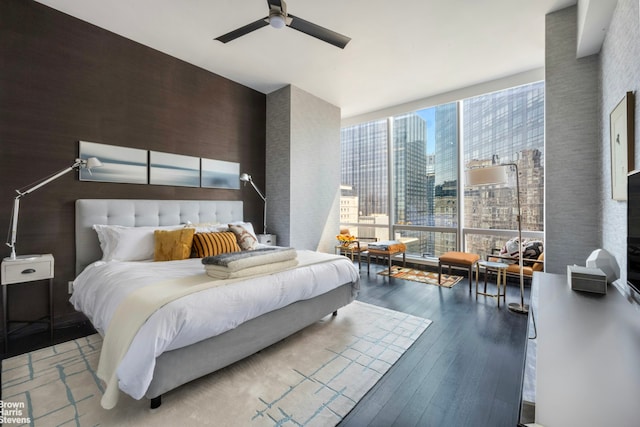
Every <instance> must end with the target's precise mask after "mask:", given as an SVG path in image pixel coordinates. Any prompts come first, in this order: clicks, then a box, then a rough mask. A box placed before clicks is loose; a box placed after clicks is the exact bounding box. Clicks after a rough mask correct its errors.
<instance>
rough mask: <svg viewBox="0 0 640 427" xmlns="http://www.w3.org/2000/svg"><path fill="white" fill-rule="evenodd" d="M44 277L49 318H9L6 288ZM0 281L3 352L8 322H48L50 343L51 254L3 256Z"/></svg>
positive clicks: (6, 341) (51, 317) (7, 340)
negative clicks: (46, 286) (47, 286)
mask: <svg viewBox="0 0 640 427" xmlns="http://www.w3.org/2000/svg"><path fill="white" fill-rule="evenodd" d="M46 279H49V318H48V319H46V318H42V319H38V320H30V321H19V320H9V319H8V315H7V314H8V313H7V309H8V306H9V304H8V293H7V288H8V287H9V285H18V284H20V283H27V282H34V281H36V280H46ZM1 283H2V308H3V310H2V312H3V324H2V326H3V333H4V352H5V354H7V350H8V345H9V334H10V332H9V323H17V322H19V323H26V324H27V325H30V324H32V323H37V322H46V323H49V329H50V331H51V343H52V344H53V255H52V254H43V255H28V256H22V257H17V258H16V259H11V258H5V259H4V260H2V267H1ZM19 329H21V328H19ZM16 330H18V329H16ZM11 332H15V331H11Z"/></svg>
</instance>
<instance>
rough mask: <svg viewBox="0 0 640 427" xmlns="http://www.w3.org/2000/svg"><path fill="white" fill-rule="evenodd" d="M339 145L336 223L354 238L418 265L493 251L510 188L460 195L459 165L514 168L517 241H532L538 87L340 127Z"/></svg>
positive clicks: (539, 149)
mask: <svg viewBox="0 0 640 427" xmlns="http://www.w3.org/2000/svg"><path fill="white" fill-rule="evenodd" d="M460 135H462V137H460ZM341 140H342V198H341V224H342V225H343V226H345V227H349V228H350V229H351V232H352V234H354V235H357V236H359V237H376V238H378V239H379V240H386V239H389V238H392V239H396V240H401V241H403V242H405V243H406V244H407V252H408V254H410V255H413V256H419V257H425V258H435V257H438V256H439V255H440V254H442V253H444V252H446V251H450V250H458V249H459V248H460V247H461V246H462V247H464V250H467V251H473V252H477V253H480V254H481V255H483V256H484V254H486V253H488V252H489V251H490V249H491V248H493V247H500V246H501V245H503V244H504V241H506V240H507V239H508V238H510V237H512V235H513V234H514V230H516V229H517V222H516V216H515V214H514V212H515V206H516V204H515V200H516V199H515V193H514V191H515V185H513V186H504V187H489V188H465V186H464V183H461V182H459V179H458V177H459V176H460V175H462V174H460V173H459V170H458V169H459V165H460V163H461V162H460V158H462V164H463V165H464V168H465V169H466V168H470V167H477V166H486V165H491V164H498V163H510V162H514V163H517V164H518V167H519V172H520V185H521V189H522V194H521V201H522V202H523V203H522V212H523V229H524V230H527V231H526V233H525V235H526V236H529V237H532V236H533V237H538V236H541V235H542V230H543V224H542V218H543V215H542V212H543V198H542V196H543V192H544V183H543V179H542V178H543V169H542V168H543V152H544V83H535V84H531V85H526V86H521V87H517V88H512V89H507V90H503V91H499V92H495V93H491V94H486V95H482V96H478V97H474V98H469V99H464V100H461V101H458V102H453V103H449V104H443V105H438V106H434V107H430V108H426V109H423V110H419V111H414V112H410V113H406V114H402V115H398V116H394V117H389V118H387V119H382V120H378V121H373V122H368V123H363V124H358V125H355V126H349V127H345V128H343V129H342V132H341ZM463 189H464V191H463ZM462 195H464V204H462V200H461V196H462ZM461 213H463V217H462V220H459V216H460V215H461ZM460 236H464V238H461V237H460Z"/></svg>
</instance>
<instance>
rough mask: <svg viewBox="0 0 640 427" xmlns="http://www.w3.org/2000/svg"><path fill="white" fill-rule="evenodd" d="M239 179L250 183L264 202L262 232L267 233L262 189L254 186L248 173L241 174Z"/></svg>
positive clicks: (265, 208)
mask: <svg viewBox="0 0 640 427" xmlns="http://www.w3.org/2000/svg"><path fill="white" fill-rule="evenodd" d="M240 181H242V182H244V183H245V185H247V182H249V183H251V185H252V186H253V189H254V190H256V193H258V196H260V198H261V199H262V201H263V202H264V219H263V221H262V226H263V227H264V231H263V234H267V198H266V197H265V195H264V194H262V191H260V190H258V187H256V184H255V183H254V182H253V179H252V178H251V175H249V174H248V173H243V174H241V175H240Z"/></svg>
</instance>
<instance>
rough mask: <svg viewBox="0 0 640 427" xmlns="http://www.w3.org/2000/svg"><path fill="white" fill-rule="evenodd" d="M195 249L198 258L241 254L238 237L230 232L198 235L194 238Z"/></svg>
mask: <svg viewBox="0 0 640 427" xmlns="http://www.w3.org/2000/svg"><path fill="white" fill-rule="evenodd" d="M193 249H194V252H195V256H196V257H197V258H204V257H208V256H214V255H220V254H224V253H228V252H240V247H239V246H238V242H237V241H236V235H235V234H233V233H232V232H230V231H220V232H214V233H196V234H195V235H194V236H193Z"/></svg>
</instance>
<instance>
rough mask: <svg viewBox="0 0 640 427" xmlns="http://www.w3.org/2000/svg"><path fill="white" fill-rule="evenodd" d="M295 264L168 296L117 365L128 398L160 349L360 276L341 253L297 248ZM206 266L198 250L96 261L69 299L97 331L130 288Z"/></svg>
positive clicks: (145, 381)
mask: <svg viewBox="0 0 640 427" xmlns="http://www.w3.org/2000/svg"><path fill="white" fill-rule="evenodd" d="M298 259H299V260H300V264H310V263H311V265H306V266H302V267H299V268H294V269H290V270H286V271H282V272H279V273H275V274H270V275H266V276H257V277H250V278H247V279H245V280H242V281H239V282H234V283H231V284H227V285H223V286H217V287H213V288H210V289H207V290H205V291H202V292H197V293H194V294H190V295H188V296H186V297H183V298H180V299H178V300H176V301H173V302H171V303H169V304H167V305H165V306H164V307H162V308H161V309H160V310H158V311H157V312H156V313H155V314H153V315H152V316H151V317H150V318H149V319H148V320H147V322H146V323H145V324H144V325H143V326H142V328H141V329H140V330H139V331H138V334H137V335H136V337H135V339H134V340H133V343H132V344H131V347H130V348H129V351H128V352H127V354H126V355H125V357H124V359H123V360H122V362H121V363H120V365H119V367H118V369H117V375H118V384H119V388H120V390H122V391H124V392H125V393H127V394H129V395H131V396H132V397H134V398H135V399H140V398H142V397H143V396H144V394H145V392H146V390H147V388H148V387H149V384H150V383H151V379H152V376H153V370H154V368H155V358H156V357H157V356H159V355H160V354H162V353H163V352H164V351H169V350H174V349H177V348H180V347H185V346H187V345H191V344H194V343H196V342H198V341H201V340H204V339H207V338H210V337H213V336H216V335H219V334H221V333H223V332H226V331H228V330H230V329H233V328H235V327H236V326H238V325H240V324H241V323H243V322H245V321H247V320H250V319H253V318H255V317H258V316H260V315H262V314H264V313H268V312H270V311H273V310H276V309H278V308H281V307H284V306H286V305H288V304H291V303H292V302H295V301H298V300H305V299H309V298H313V297H315V296H318V295H321V294H323V293H325V292H328V291H330V290H332V289H334V288H337V287H339V286H340V285H343V284H345V283H349V282H355V283H356V286H357V283H358V280H359V272H358V271H357V269H356V268H355V267H354V265H353V263H352V262H351V261H350V260H349V259H348V258H346V257H341V256H336V255H328V254H322V253H319V252H313V251H298ZM199 274H205V271H204V267H203V265H202V263H201V260H200V259H199V258H193V259H188V260H183V261H167V262H121V261H111V262H102V261H98V262H95V263H93V264H91V265H90V266H88V267H87V268H86V269H85V270H84V271H83V272H82V273H81V274H80V275H79V276H78V277H77V278H76V280H75V281H74V293H73V295H72V297H71V303H72V304H73V306H74V307H75V308H76V310H79V311H81V312H83V313H84V314H85V315H86V316H87V317H88V318H89V320H91V323H92V324H93V325H94V327H95V328H96V330H98V332H100V334H102V335H104V333H105V332H106V330H107V327H108V325H109V322H110V321H111V317H112V316H113V313H114V312H115V311H116V308H117V307H118V305H119V304H120V303H121V302H122V301H123V300H124V298H125V297H126V296H127V295H128V294H129V293H130V292H132V291H133V290H136V289H139V288H141V287H144V286H149V285H153V284H154V283H160V282H163V281H166V280H167V279H173V278H179V277H187V276H193V275H199Z"/></svg>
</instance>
